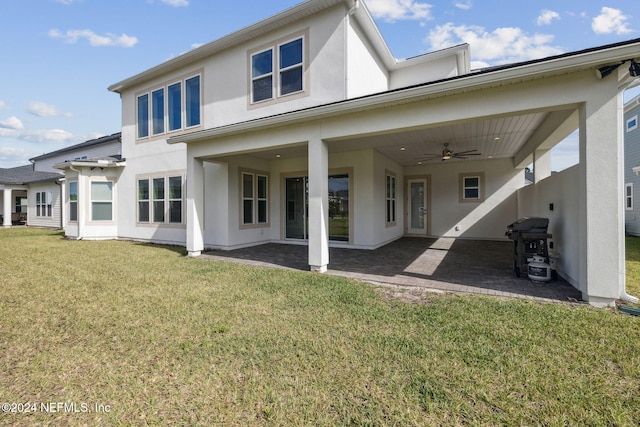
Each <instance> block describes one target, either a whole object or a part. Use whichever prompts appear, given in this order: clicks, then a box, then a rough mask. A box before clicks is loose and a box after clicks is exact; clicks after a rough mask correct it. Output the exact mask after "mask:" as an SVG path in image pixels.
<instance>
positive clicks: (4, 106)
mask: <svg viewBox="0 0 640 427" xmlns="http://www.w3.org/2000/svg"><path fill="white" fill-rule="evenodd" d="M8 109H9V106H8V105H7V104H6V102H4V101H2V100H0V110H8Z"/></svg>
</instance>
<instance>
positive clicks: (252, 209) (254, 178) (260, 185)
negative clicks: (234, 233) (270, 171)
mask: <svg viewBox="0 0 640 427" xmlns="http://www.w3.org/2000/svg"><path fill="white" fill-rule="evenodd" d="M240 177H241V184H242V192H241V194H242V200H241V204H242V206H241V210H242V212H241V215H242V225H243V226H251V225H267V224H268V223H269V197H268V196H269V177H268V175H267V174H266V173H261V172H250V171H242V172H241V173H240Z"/></svg>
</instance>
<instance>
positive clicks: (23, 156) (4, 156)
mask: <svg viewBox="0 0 640 427" xmlns="http://www.w3.org/2000/svg"><path fill="white" fill-rule="evenodd" d="M36 155H37V154H36V153H34V152H31V151H27V150H24V149H22V148H15V147H0V160H1V161H2V162H3V163H4V164H6V166H7V167H12V166H18V165H19V164H26V163H28V160H29V159H30V158H32V157H35V156H36Z"/></svg>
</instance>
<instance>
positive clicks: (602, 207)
mask: <svg viewBox="0 0 640 427" xmlns="http://www.w3.org/2000/svg"><path fill="white" fill-rule="evenodd" d="M612 77H613V76H612ZM600 83H601V84H600V85H599V86H598V87H594V88H593V89H592V90H591V91H590V97H589V99H588V100H587V102H586V103H585V104H583V105H582V106H581V107H580V109H579V116H580V169H579V171H580V172H579V173H580V198H579V200H580V201H579V203H580V218H579V224H580V226H579V230H580V290H581V291H582V296H583V299H584V300H586V301H588V302H589V303H590V304H592V305H596V306H604V305H613V304H614V303H615V300H616V299H617V298H619V297H620V296H621V293H620V289H624V276H625V263H624V243H625V242H624V210H623V200H624V184H623V181H622V180H621V179H619V171H622V170H623V168H624V149H623V142H622V141H621V140H620V139H619V132H618V128H619V127H620V126H622V110H621V109H619V108H618V103H620V102H622V101H621V99H619V98H620V97H622V93H620V92H618V88H617V81H616V79H615V78H612V79H610V81H606V79H603V80H602V81H601V82H600ZM612 95H613V96H612Z"/></svg>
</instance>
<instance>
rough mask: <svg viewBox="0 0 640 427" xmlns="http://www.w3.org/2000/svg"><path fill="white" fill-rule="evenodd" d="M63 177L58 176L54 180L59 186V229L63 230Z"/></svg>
mask: <svg viewBox="0 0 640 427" xmlns="http://www.w3.org/2000/svg"><path fill="white" fill-rule="evenodd" d="M64 182H65V181H64V178H60V179H59V180H57V181H56V182H55V184H56V185H59V186H60V229H61V230H64V212H65V210H66V209H65V208H64V200H65V192H64V185H63V183H64Z"/></svg>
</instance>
